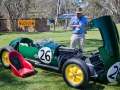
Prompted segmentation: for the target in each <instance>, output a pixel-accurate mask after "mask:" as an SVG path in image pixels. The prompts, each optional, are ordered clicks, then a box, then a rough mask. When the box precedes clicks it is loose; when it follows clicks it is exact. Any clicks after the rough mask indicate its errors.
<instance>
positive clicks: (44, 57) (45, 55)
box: [38, 47, 52, 64]
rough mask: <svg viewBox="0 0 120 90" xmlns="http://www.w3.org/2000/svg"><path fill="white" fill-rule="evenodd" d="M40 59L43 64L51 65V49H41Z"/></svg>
mask: <svg viewBox="0 0 120 90" xmlns="http://www.w3.org/2000/svg"><path fill="white" fill-rule="evenodd" d="M38 57H39V59H40V60H41V61H42V62H44V63H46V64H49V63H50V62H51V58H52V55H51V50H50V48H48V47H44V48H41V49H40V50H39V52H38Z"/></svg>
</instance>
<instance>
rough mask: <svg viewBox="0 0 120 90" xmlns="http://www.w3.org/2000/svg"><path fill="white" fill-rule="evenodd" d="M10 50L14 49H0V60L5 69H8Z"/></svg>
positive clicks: (7, 47)
mask: <svg viewBox="0 0 120 90" xmlns="http://www.w3.org/2000/svg"><path fill="white" fill-rule="evenodd" d="M11 50H14V48H12V47H10V46H6V47H3V48H2V49H1V52H0V59H1V62H2V65H3V66H4V67H5V68H10V63H9V60H8V54H9V52H10V51H11Z"/></svg>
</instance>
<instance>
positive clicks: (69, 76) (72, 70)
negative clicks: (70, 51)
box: [62, 58, 90, 89]
mask: <svg viewBox="0 0 120 90" xmlns="http://www.w3.org/2000/svg"><path fill="white" fill-rule="evenodd" d="M62 75H63V78H64V81H65V82H66V83H67V85H69V86H71V87H74V88H81V89H82V88H85V87H86V86H87V85H88V83H89V81H90V70H89V68H88V66H87V65H86V63H85V62H84V61H82V60H80V59H78V58H72V59H70V60H68V61H66V62H65V63H64V65H63V68H62Z"/></svg>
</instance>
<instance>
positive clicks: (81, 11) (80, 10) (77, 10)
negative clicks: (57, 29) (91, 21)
mask: <svg viewBox="0 0 120 90" xmlns="http://www.w3.org/2000/svg"><path fill="white" fill-rule="evenodd" d="M75 13H83V10H82V8H76V11H75Z"/></svg>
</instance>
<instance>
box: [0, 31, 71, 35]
mask: <svg viewBox="0 0 120 90" xmlns="http://www.w3.org/2000/svg"><path fill="white" fill-rule="evenodd" d="M69 31H70V30H66V31H65V30H60V31H57V30H56V31H49V32H52V33H64V32H69ZM49 32H13V31H12V32H11V31H9V32H0V35H7V34H9V35H12V34H28V35H32V34H40V33H41V34H42V33H49Z"/></svg>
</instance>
